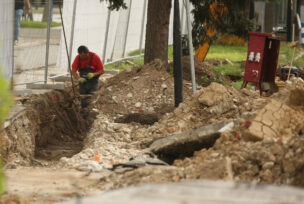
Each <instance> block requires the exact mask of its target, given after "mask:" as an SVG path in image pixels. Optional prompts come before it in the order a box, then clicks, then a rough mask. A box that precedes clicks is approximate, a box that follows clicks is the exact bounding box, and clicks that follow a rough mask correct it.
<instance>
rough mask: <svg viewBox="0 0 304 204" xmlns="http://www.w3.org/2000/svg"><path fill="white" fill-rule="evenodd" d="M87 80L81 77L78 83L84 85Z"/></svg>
mask: <svg viewBox="0 0 304 204" xmlns="http://www.w3.org/2000/svg"><path fill="white" fill-rule="evenodd" d="M86 81H87V80H86V79H85V78H83V77H80V78H79V79H78V82H79V83H81V84H82V83H84V82H86Z"/></svg>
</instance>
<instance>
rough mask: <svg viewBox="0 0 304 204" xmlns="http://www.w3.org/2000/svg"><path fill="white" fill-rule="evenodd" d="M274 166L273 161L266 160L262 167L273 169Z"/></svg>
mask: <svg viewBox="0 0 304 204" xmlns="http://www.w3.org/2000/svg"><path fill="white" fill-rule="evenodd" d="M273 166H274V163H273V162H266V163H265V164H263V166H262V168H263V169H271V168H272V167H273Z"/></svg>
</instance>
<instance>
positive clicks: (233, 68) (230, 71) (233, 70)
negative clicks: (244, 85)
mask: <svg viewBox="0 0 304 204" xmlns="http://www.w3.org/2000/svg"><path fill="white" fill-rule="evenodd" d="M240 66H241V64H240V63H233V65H230V64H229V65H228V64H227V65H221V66H216V67H214V68H213V69H214V70H216V71H218V72H219V73H221V74H222V75H236V76H240V75H243V74H244V71H245V70H244V69H243V68H241V67H240Z"/></svg>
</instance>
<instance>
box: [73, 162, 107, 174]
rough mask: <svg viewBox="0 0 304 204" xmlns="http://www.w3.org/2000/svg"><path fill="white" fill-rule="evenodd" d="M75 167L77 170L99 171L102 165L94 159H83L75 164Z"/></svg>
mask: <svg viewBox="0 0 304 204" xmlns="http://www.w3.org/2000/svg"><path fill="white" fill-rule="evenodd" d="M76 169H77V170H79V171H93V172H101V171H102V170H103V168H102V166H101V165H100V164H98V163H97V162H96V161H84V162H82V163H80V164H79V165H77V166H76Z"/></svg>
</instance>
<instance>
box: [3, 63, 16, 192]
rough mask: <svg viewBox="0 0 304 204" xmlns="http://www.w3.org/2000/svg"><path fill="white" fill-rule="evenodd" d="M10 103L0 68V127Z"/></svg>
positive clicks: (10, 98) (10, 97)
mask: <svg viewBox="0 0 304 204" xmlns="http://www.w3.org/2000/svg"><path fill="white" fill-rule="evenodd" d="M12 103H13V100H12V94H11V92H10V87H9V85H8V83H7V81H6V80H5V79H4V78H3V76H2V72H1V67H0V125H1V126H2V123H3V122H4V120H5V117H6V116H7V115H8V113H9V110H10V108H11V106H12ZM1 126H0V130H1ZM0 137H1V135H0ZM3 193H4V174H3V171H2V162H1V158H0V196H1V195H2V194H3Z"/></svg>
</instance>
